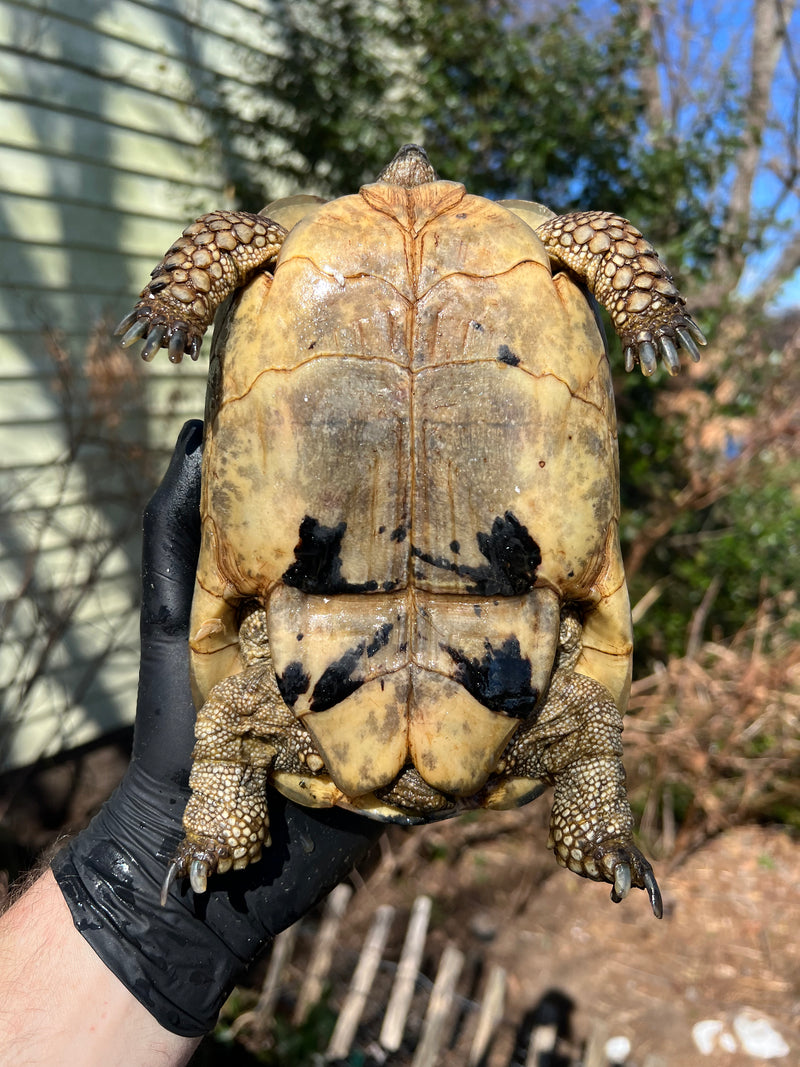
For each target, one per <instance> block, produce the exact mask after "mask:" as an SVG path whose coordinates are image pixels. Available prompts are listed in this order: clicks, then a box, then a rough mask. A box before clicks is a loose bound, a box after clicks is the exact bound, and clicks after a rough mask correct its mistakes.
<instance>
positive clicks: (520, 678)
mask: <svg viewBox="0 0 800 1067" xmlns="http://www.w3.org/2000/svg"><path fill="white" fill-rule="evenodd" d="M483 646H484V648H485V649H486V654H485V655H484V656H483V658H482V659H480V660H478V659H470V658H469V657H468V656H466V655H464V653H463V652H461V651H459V650H458V649H456V648H451V647H450V646H449V645H442V646H441V647H442V648H443V650H444V651H445V652H446V653H447V654H448V655H449V656H450V658H451V659H452V660H453V662H454V663H455V664H456V670H455V675H454V677H455V680H456V681H457V682H459V683H460V684H461V685H463V686H464V688H465V689H466V690H467V692H468V693H470V694H471V695H472V696H474V697H475V699H476V700H479V701H480V702H481V704H483V705H484V707H487V708H489V710H490V711H497V712H500V713H501V714H502V715H508V716H510V717H511V718H513V719H527V718H529V717H530V715H531V713H532V712H533V711H534V709H535V707H536V703H537V701H538V700H539V690H538V689H535V688H534V687H532V686H531V661H530V660H529V659H528V658H527V657H526V656H523V655H522V651H521V649H520V646H519V641H518V640H517V638H516V637H507V638H506V639H505V641H504V642H503V643H502V645H500V647H499V648H495V647H494V646H493V645H492V643H491V642H490V641H489V640H485V641H484V642H483Z"/></svg>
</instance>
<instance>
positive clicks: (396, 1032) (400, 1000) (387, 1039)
mask: <svg viewBox="0 0 800 1067" xmlns="http://www.w3.org/2000/svg"><path fill="white" fill-rule="evenodd" d="M430 915H431V898H430V897H417V899H416V900H415V901H414V906H413V908H412V909H411V917H410V918H409V920H408V930H407V931H406V939H405V941H404V943H403V951H402V952H401V954H400V962H399V964H398V966H397V974H396V975H395V979H394V985H393V986H392V992H391V995H390V997H389V1004H388V1006H387V1008H386V1015H385V1016H384V1019H383V1026H382V1027H381V1035H380V1038H379V1040H380V1043H381V1045H382V1046H383V1047H384V1048H385V1049H387V1050H388V1051H389V1052H396V1051H397V1050H398V1049H399V1048H400V1045H401V1043H402V1041H403V1033H404V1031H405V1027H406V1020H407V1019H408V1012H409V1009H410V1007H411V1001H412V998H413V996H414V986H415V985H416V981H417V975H418V974H419V968H420V964H421V963H422V953H423V952H424V950H425V937H426V936H427V933H428V921H429V920H430Z"/></svg>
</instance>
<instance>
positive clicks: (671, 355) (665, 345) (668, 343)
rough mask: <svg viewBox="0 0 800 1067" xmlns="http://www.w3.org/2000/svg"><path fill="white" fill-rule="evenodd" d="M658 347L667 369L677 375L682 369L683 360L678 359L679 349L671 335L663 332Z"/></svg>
mask: <svg viewBox="0 0 800 1067" xmlns="http://www.w3.org/2000/svg"><path fill="white" fill-rule="evenodd" d="M658 347H659V348H660V350H661V357H662V359H663V360H664V363H665V365H666V368H667V370H668V371H669V373H670V374H671V375H673V376H674V375H676V374H677V373H678V372H679V371H680V369H681V361H680V360H679V359H678V349H677V348H676V347H675V342H674V341H673V340H672V338H671V337H667V336H666V334H662V335H661V336H660V337H659V339H658Z"/></svg>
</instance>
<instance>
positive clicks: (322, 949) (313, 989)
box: [292, 883, 353, 1026]
mask: <svg viewBox="0 0 800 1067" xmlns="http://www.w3.org/2000/svg"><path fill="white" fill-rule="evenodd" d="M352 895H353V890H352V889H351V887H350V886H349V885H346V884H345V883H342V884H341V885H337V886H336V888H335V889H334V890H333V892H332V893H331V894H330V896H329V897H328V899H327V901H326V902H325V912H324V914H323V916H322V922H321V923H320V927H319V930H318V932H317V936H316V938H315V940H314V946H313V948H312V950H311V960H310V963H309V965H308V970H307V971H306V974H305V978H304V979H303V984H302V985H301V987H300V992H299V993H298V996H297V1004H296V1005H295V1009H294V1015H293V1016H292V1023H293V1025H294V1026H300V1025H301V1024H302V1022H303V1020H304V1019H305V1017H306V1015H307V1013H308V1009H309V1008H310V1007H312V1006H313V1005H314V1004H317V1003H319V1001H320V1000H321V998H322V990H323V986H324V984H325V979H326V978H327V977H328V972H329V971H330V969H331V962H332V960H333V950H334V947H335V945H336V935H337V934H338V933H339V926H340V924H341V921H342V917H343V915H344V913H345V909H346V908H347V904H348V902H349V900H350V897H351V896H352Z"/></svg>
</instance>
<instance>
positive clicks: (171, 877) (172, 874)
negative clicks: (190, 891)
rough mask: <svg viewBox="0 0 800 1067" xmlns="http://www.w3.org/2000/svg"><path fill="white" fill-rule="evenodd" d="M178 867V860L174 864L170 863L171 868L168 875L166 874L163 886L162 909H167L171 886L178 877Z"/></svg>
mask: <svg viewBox="0 0 800 1067" xmlns="http://www.w3.org/2000/svg"><path fill="white" fill-rule="evenodd" d="M178 867H179V863H178V861H177V860H173V861H172V863H170V865H169V868H168V870H167V873H166V876H165V878H164V881H163V882H162V884H161V897H160V900H161V907H162V908H163V907H166V904H167V897H168V896H169V890H170V886H171V885H172V883H173V882H174V881H175V879H176V878H177V877H178Z"/></svg>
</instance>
